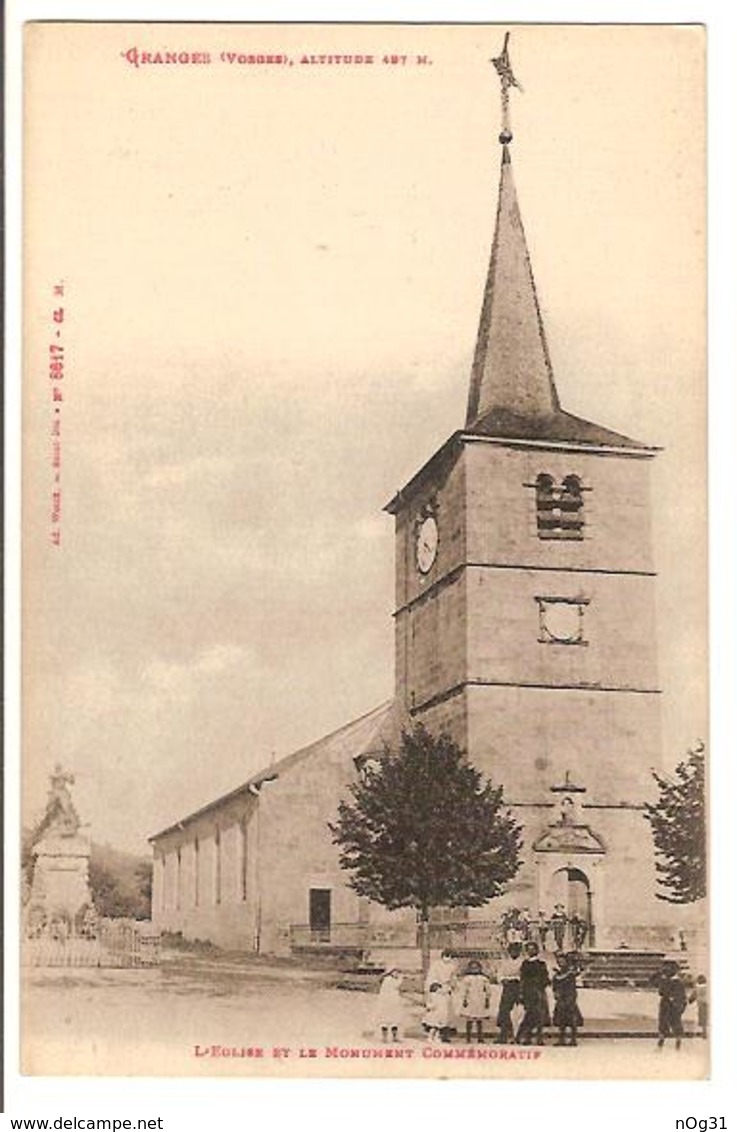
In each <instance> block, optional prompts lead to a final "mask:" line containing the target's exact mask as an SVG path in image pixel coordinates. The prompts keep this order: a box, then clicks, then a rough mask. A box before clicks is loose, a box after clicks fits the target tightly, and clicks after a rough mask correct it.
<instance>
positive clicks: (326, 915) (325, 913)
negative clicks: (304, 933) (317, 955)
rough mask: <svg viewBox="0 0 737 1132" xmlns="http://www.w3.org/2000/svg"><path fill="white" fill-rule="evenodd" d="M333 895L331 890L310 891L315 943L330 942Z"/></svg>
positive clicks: (316, 889) (312, 930) (311, 932)
mask: <svg viewBox="0 0 737 1132" xmlns="http://www.w3.org/2000/svg"><path fill="white" fill-rule="evenodd" d="M332 895H333V894H332V891H331V889H329V888H311V889H310V935H311V937H312V940H313V942H315V943H329V942H330V928H331V924H332Z"/></svg>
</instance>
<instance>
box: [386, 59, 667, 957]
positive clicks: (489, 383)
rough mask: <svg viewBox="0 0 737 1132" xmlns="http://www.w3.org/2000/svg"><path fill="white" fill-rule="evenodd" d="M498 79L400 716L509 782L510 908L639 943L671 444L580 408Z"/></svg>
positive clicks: (408, 544)
mask: <svg viewBox="0 0 737 1132" xmlns="http://www.w3.org/2000/svg"><path fill="white" fill-rule="evenodd" d="M507 38H508V37H507ZM494 65H495V67H496V70H497V72H498V74H499V77H500V80H501V88H502V132H501V134H500V136H499V141H500V143H501V170H500V182H499V196H498V207H497V214H496V224H495V230H494V236H493V243H492V248H491V257H490V262H489V269H488V275H487V279H486V284H485V288H484V294H483V301H482V308H481V316H480V320H479V329H478V337H477V342H476V350H475V356H474V361H473V367H472V372H471V377H470V387H469V394H468V408H467V414H466V420H465V425H464V427H463V428H461V429H459V430H457V431H455V432H453V433H452V435H451V436H450V437H449V438H448V440H447V441H446V442H445V443H444V444H443V445H442V447H441V448H440V449H439V450H438V451H437V452H436V453H435V454H434V455H433V456H432V457H431V458H430V459H429V460H428V461H427V463H426V464H425V465H424V466H423V467H422V468H421V469H420V471H418V472H417V474H416V475H415V476H414V477H413V478H412V479H411V480H410V481H409V483H408V484H407V485H406V486H405V487H403V488H402V489H401V490H400V491H398V492H397V494H396V495H395V497H394V498H393V499H392V500H391V502H390V503H389V504H388V505H387V508H386V509H387V510H388V511H389V512H390V513H391V514H392V515H394V516H395V521H396V610H395V626H396V630H395V631H396V698H397V707H398V711H399V715H400V717H401V718H402V719H403V720H404V721H405V723H406V724H412V723H414V722H418V721H421V722H422V723H424V724H425V725H426V726H427V727H428V729H429V730H430V731H433V732H440V731H443V730H445V731H448V732H449V733H450V734H451V735H452V737H453V738H454V739H455V740H456V741H457V742H458V743H459V744H460V745H461V747H462V748H463V749H464V750H465V751H467V753H468V758H469V759H470V760H471V761H472V762H473V763H474V764H475V765H476V766H477V767H478V768H479V769H481V770H482V771H484V773H486V774H487V775H489V776H490V777H491V778H492V780H493V781H494V782H495V783H498V784H501V785H503V787H504V792H505V799H506V800H507V801H508V802H509V803H510V804H511V805H513V806H514V808H515V813H516V816H517V819H518V820H519V821H520V822H521V823H522V824H523V827H524V853H525V864H524V868H523V869H522V870H521V872H520V874H519V876H518V879H517V881H516V882H515V887H513V889H512V891H511V892H510V894H509V901H508V902H510V903H512V904H515V905H516V906H517V907H528V908H530V909H534V910H537V909H538V908H542V909H544V910H546V911H552V908H553V907H554V906H555V905H556V904H559V903H563V904H565V903H566V902H568V909H569V911H570V909H571V906H572V904H571V902H573V903H576V904H577V907H579V909H585V910H586V915H587V917H588V919H589V920H590V921H591V930H592V936H591V938H593V930H594V927H596V929H597V933H598V940H599V943H600V944H601V943H607V942H610V943H611V944H612V945H615V944H617V943H619V942H620V941H621V940H622V939H624V940H626V941H627V942H629V943H635V944H636V943H637V942H638V940H639V939H641V938H645V937H646V936H648V933H650V936H652V930H653V925H654V924H657V923H658V922H660V919H662V916H663V910H662V905H658V902H657V901H655V899H654V872H653V866H652V863H651V861H652V847H651V844H650V841H649V837H650V835H649V829H648V828H647V825H646V822H645V820H644V818H643V815H642V803H643V801H644V800H645V799H646V798H647V797H648V796H649V794H650V783H651V776H650V768H651V767H653V766H658V765H659V764H660V762H661V740H660V710H659V699H660V690H659V686H658V675H657V667H656V647H655V582H656V577H655V572H654V568H653V561H652V555H651V533H650V488H649V470H650V466H651V463H652V459H653V457H654V456H655V453H656V449H655V448H653V447H649V446H647V445H645V444H643V443H641V442H639V441H637V440H633V439H631V438H629V437H627V436H623V435H621V434H620V433H617V432H614V431H612V430H610V429H608V428H605V427H602V426H600V425H597V424H593V423H591V422H589V421H586V420H583V419H581V418H579V417H577V416H574V415H573V414H571V413H568V412H566V411H565V410H564V409H563V408H562V407H561V405H560V401H559V398H558V394H557V390H556V385H555V378H554V374H553V367H552V363H551V358H550V353H549V350H548V346H547V342H546V337H545V330H544V326H543V320H542V317H541V312H540V306H539V302H538V296H537V290H536V286H535V280H534V277H533V272H532V267H531V263H530V257H529V252H528V249H527V243H526V239H525V233H524V228H523V225H522V219H521V215H520V209H519V204H518V201H517V194H516V191H515V185H514V177H513V172H512V159H511V143H512V133H511V129H510V124H509V108H508V99H509V89H510V87H514V86H518V85H519V84H518V83H517V81H516V79H515V76H514V74H513V72H512V69H511V65H510V62H509V55H508V51H507V41H505V45H504V50H503V52H502V54H501V55H500V56H499V57H498V58H497V59H495V60H494ZM565 784H568V785H569V786H570V787H571V789H570V791H569V792H568V794H566V792H565V789H564V787H565ZM556 791H557V793H556ZM566 797H568V798H569V807H572V806H573V805H574V804H575V808H576V812H577V814H578V819H577V822H572V821H571V820H570V817H566V820H565V821H564V820H563V817H562V816H561V815H563V816H566V815H567V814H569V813H570V809H569V810H566V809H565V807H563V809H561V805H562V802H561V799H562V801H563V802H564V801H565V798H566ZM582 830H583V831H587V832H585V833H582V832H581V831H582ZM574 831H578V832H577V833H575V834H574ZM576 884H577V885H578V890H577V891H578V895H576V891H575V885H576ZM638 933H639V934H638ZM650 936H648V938H650Z"/></svg>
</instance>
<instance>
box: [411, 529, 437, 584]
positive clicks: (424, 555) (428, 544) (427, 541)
mask: <svg viewBox="0 0 737 1132" xmlns="http://www.w3.org/2000/svg"><path fill="white" fill-rule="evenodd" d="M437 554H438V524H437V523H436V521H435V517H434V516H433V515H428V516H427V517H426V518H424V519H423V520H422V522H421V523H420V524H419V526H418V527H417V541H416V543H415V559H416V562H417V569H418V570H419V571H420V573H421V574H427V573H428V571H429V570H430V569H431V568H432V565H433V563H434V561H435V559H436V558H437Z"/></svg>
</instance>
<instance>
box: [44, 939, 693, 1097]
mask: <svg viewBox="0 0 737 1132" xmlns="http://www.w3.org/2000/svg"><path fill="white" fill-rule="evenodd" d="M374 1004H375V995H374V994H372V993H371V992H370V991H366V990H359V989H357V988H356V987H355V986H354V985H352V984H351V981H350V980H348V981H346V979H345V977H344V976H341V975H340V974H339V973H337V972H334V971H326V970H314V969H309V968H306V967H298V966H295V965H292V964H287V963H284V964H279V963H269V962H266V961H263V960H258V959H252V958H245V957H241V956H222V955H216V956H201V955H189V954H179V955H177V954H171V955H168V956H165V957H164V959H163V961H162V964H161V966H160V967H158V968H153V969H141V970H110V969H106V970H96V969H85V968H80V969H62V968H30V969H25V970H24V972H23V1019H24V1034H23V1038H24V1041H23V1070H24V1071H25V1072H26V1073H37V1074H56V1073H61V1074H69V1073H71V1074H102V1075H107V1076H119V1075H164V1074H167V1075H186V1076H203V1075H205V1076H209V1075H227V1076H248V1075H254V1074H258V1075H264V1076H266V1075H268V1076H274V1075H284V1076H297V1075H308V1074H318V1075H324V1076H358V1075H361V1076H364V1075H366V1076H368V1075H381V1076H403V1075H407V1074H411V1075H414V1076H470V1077H512V1076H513V1077H533V1076H534V1077H582V1078H599V1077H622V1078H635V1077H683V1078H700V1077H704V1076H706V1075H707V1074H708V1060H707V1057H708V1055H707V1052H706V1045H707V1043H706V1042H704V1041H702V1040H701V1039H699V1038H697V1037H689V1038H687V1040H686V1041H685V1042H684V1045H683V1049H682V1050H680V1051H678V1052H677V1051H675V1049H672V1048H671V1049H668V1048H666V1049H665V1050H663V1051H658V1050H657V1049H656V1048H655V1039H654V1025H655V1023H654V1020H655V1018H656V1016H657V995H656V994H654V993H653V992H649V991H612V990H605V991H594V990H582V991H581V992H580V1004H581V1009H582V1011H583V1014H584V1018H585V1020H586V1025H585V1029H584V1030H583V1031H582V1034H581V1044H580V1046H579V1047H578V1048H577V1049H559V1048H556V1047H554V1046H553V1044H552V1043H553V1035H552V1034H551V1035H550V1037H549V1039H548V1044H546V1046H545V1047H543V1048H542V1049H537V1048H529V1049H522V1048H517V1047H514V1046H511V1047H501V1046H496V1045H494V1044H493V1042H492V1041H491V1040H489V1041H488V1043H487V1044H485V1045H480V1046H479V1045H476V1044H474V1045H472V1046H470V1047H469V1046H467V1045H466V1043H465V1042H464V1041H461V1040H456V1041H454V1042H453V1043H452V1044H451V1045H450V1046H444V1045H443V1046H432V1045H429V1044H428V1043H427V1041H426V1040H425V1039H424V1034H423V1031H422V1028H421V1025H420V1016H421V1011H422V1007H421V1003H420V999H419V996H418V995H417V994H414V993H411V992H410V993H408V994H407V996H406V1019H405V1026H404V1031H403V1035H402V1041H401V1042H398V1043H396V1044H389V1045H382V1043H381V1042H380V1041H378V1040H377V1036H376V1034H375V1032H374V1018H373V1014H374ZM690 1009H691V1008H689V1010H690ZM686 1022H687V1031H688V1030H690V1029H692V1025H689V1023H691V1022H692V1020H691V1019H690V1017H689V1016H688V1015H687V1018H686ZM491 1028H492V1029H493V1027H491Z"/></svg>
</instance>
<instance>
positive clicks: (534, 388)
mask: <svg viewBox="0 0 737 1132" xmlns="http://www.w3.org/2000/svg"><path fill="white" fill-rule="evenodd" d="M492 63H493V64H494V67H495V69H496V71H497V74H498V75H499V79H500V83H501V102H502V132H501V134H500V135H499V141H500V142H501V144H502V168H501V178H500V184H499V205H498V209H497V215H496V230H495V232H494V242H493V245H492V249H491V262H490V264H489V273H488V276H487V279H486V288H485V290H484V301H483V306H482V309H481V320H480V324H479V333H478V339H477V342H476V354H475V356H474V362H473V369H472V372H471V387H470V390H469V398H468V412H467V415H466V427H469V428H470V427H473V426H474V425H475V424H477V423H478V422H479V421H480V420H482V419H483V418H485V417H488V416H489V414H491V413H495V412H496V413H501V415H502V416H504V417H507V416H510V415H512V416H514V417H523V418H530V417H532V418H540V417H546V416H549V415H550V414H551V413H555V412H556V411H557V410H558V409H559V408H560V405H559V402H558V395H557V393H556V389H555V382H554V379H553V369H552V366H551V364H550V355H549V353H548V347H547V343H546V341H545V331H544V329H543V324H542V318H541V316H540V307H539V305H538V301H537V293H536V291H535V280H534V278H533V275H532V267H531V265H530V255H529V252H528V250H527V241H526V240H525V232H524V228H523V226H522V217H521V216H520V211H519V205H518V203H517V193H516V190H515V187H514V178H513V176H512V159H511V156H510V151H509V145H510V143H511V141H512V131H511V128H510V121H509V88H510V87H512V86H514V87H517V88H518V89H519V90H521V89H522V88H521V87H520V84H519V83H518V81H517V79H516V78H515V76H514V73H513V71H512V67H511V63H510V61H509V33H507V35H506V36H505V38H504V47H503V50H502V53H501V55H499V56H498V57H497V58H496V59H492Z"/></svg>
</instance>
